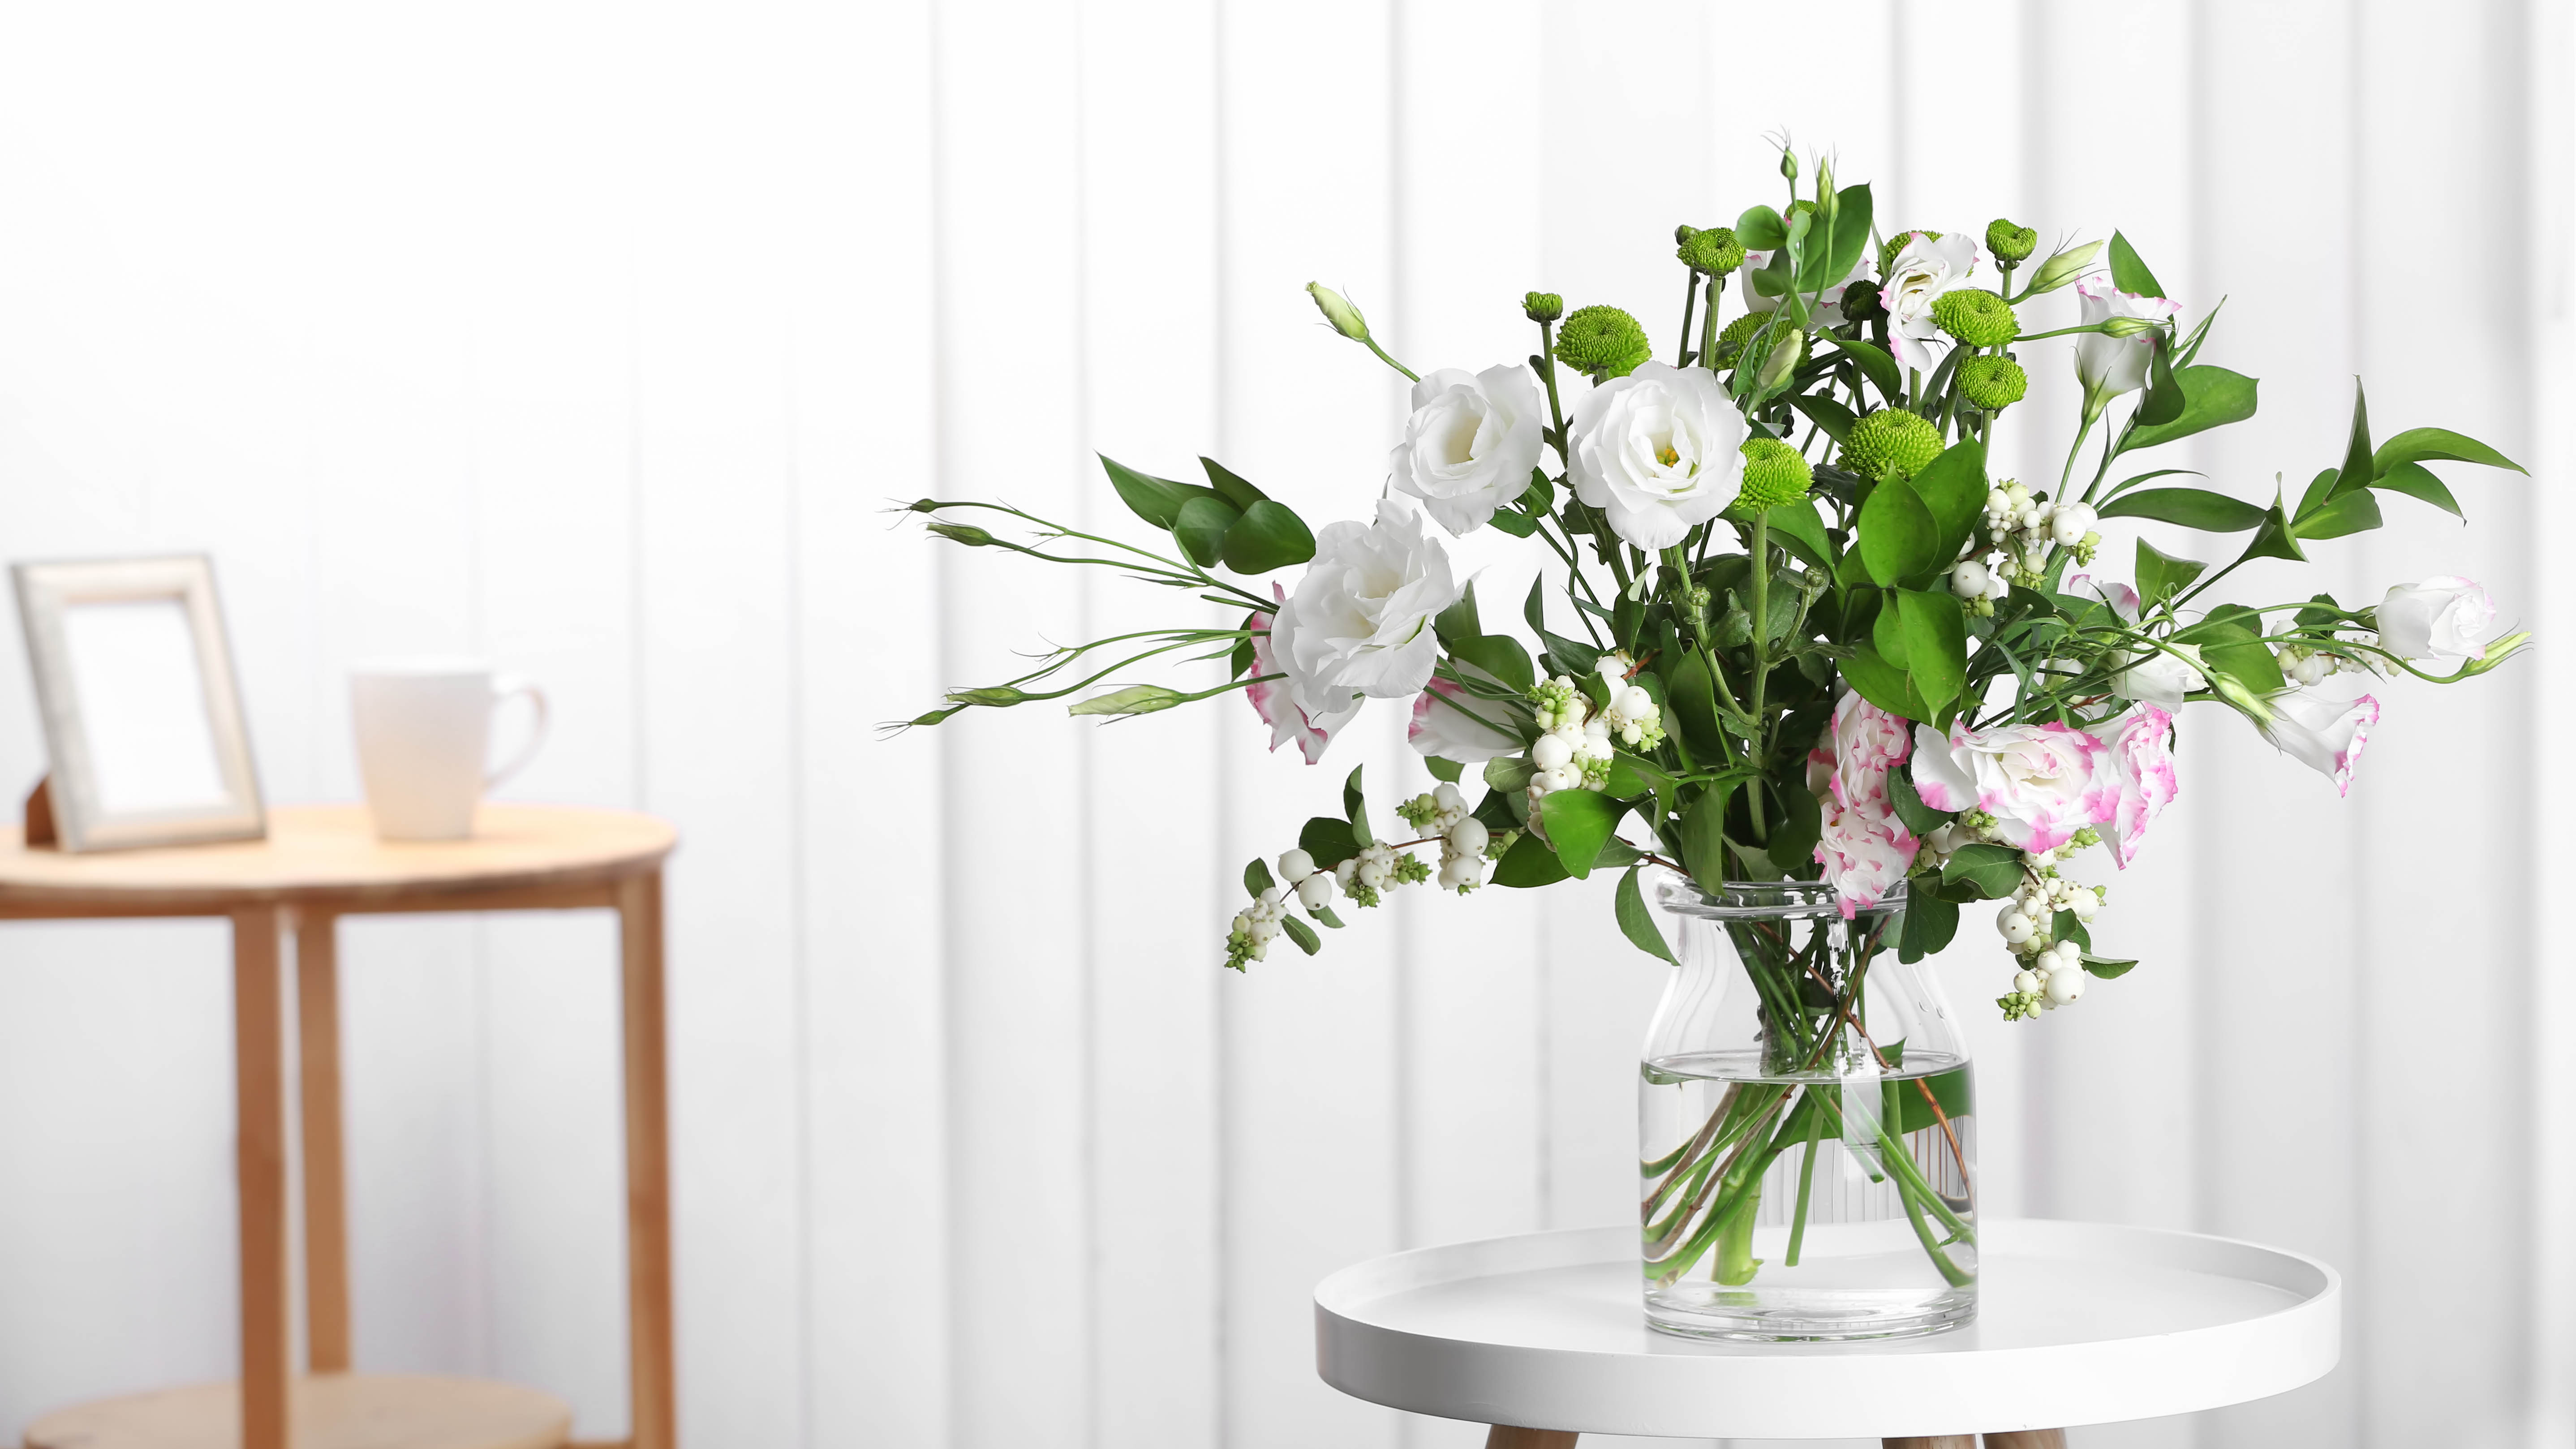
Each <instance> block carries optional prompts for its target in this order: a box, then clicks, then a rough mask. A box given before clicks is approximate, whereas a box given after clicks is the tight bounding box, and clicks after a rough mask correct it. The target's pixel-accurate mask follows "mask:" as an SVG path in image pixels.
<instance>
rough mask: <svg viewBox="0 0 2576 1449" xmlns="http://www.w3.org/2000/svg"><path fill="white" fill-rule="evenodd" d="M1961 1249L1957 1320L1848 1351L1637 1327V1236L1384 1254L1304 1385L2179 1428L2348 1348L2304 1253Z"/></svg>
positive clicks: (1481, 1405)
mask: <svg viewBox="0 0 2576 1449" xmlns="http://www.w3.org/2000/svg"><path fill="white" fill-rule="evenodd" d="M1978 1236H1979V1239H1980V1243H1979V1247H1980V1259H1981V1268H1980V1278H1981V1280H1982V1281H1981V1284H1980V1291H1979V1303H1978V1312H1977V1318H1976V1320H1975V1321H1974V1322H1973V1323H1970V1324H1968V1325H1967V1326H1965V1327H1962V1328H1958V1329H1954V1330H1951V1331H1950V1332H1947V1333H1939V1334H1933V1335H1930V1336H1928V1337H1922V1338H1910V1339H1894V1340H1886V1341H1880V1342H1862V1343H1818V1344H1743V1343H1722V1342H1703V1341H1699V1340H1693V1339H1683V1338H1675V1337H1672V1336H1670V1335H1667V1334H1662V1333H1657V1332H1655V1331H1653V1330H1652V1329H1649V1328H1648V1327H1647V1326H1646V1321H1645V1318H1644V1315H1643V1311H1642V1308H1641V1305H1640V1301H1639V1289H1640V1286H1641V1284H1640V1278H1639V1273H1638V1267H1637V1233H1636V1230H1635V1229H1634V1228H1580V1229H1574V1230H1571V1231H1566V1232H1554V1233H1532V1234H1528V1235H1525V1236H1522V1237H1516V1238H1495V1239H1491V1240H1489V1241H1486V1242H1481V1243H1459V1244H1455V1245H1452V1246H1449V1247H1440V1248H1423V1249H1419V1250H1417V1251H1414V1252H1410V1253H1397V1254H1394V1255H1392V1256H1389V1257H1384V1258H1378V1259H1374V1260H1372V1261H1370V1262H1366V1263H1361V1264H1358V1265H1356V1266H1354V1267H1350V1268H1345V1269H1343V1270H1342V1271H1341V1272H1339V1273H1336V1274H1334V1275H1333V1276H1332V1277H1330V1278H1327V1279H1325V1280H1324V1281H1323V1282H1322V1283H1321V1284H1320V1285H1318V1286H1317V1287H1316V1289H1315V1359H1316V1369H1317V1371H1318V1372H1319V1373H1321V1374H1322V1375H1323V1378H1324V1381H1325V1382H1326V1383H1328V1384H1331V1385H1332V1386H1333V1387H1334V1388H1337V1389H1339V1390H1341V1391H1342V1392H1343V1393H1346V1394H1351V1395H1355V1396H1357V1397H1359V1398H1363V1399H1367V1400H1370V1401H1372V1402H1375V1403H1380V1404H1385V1405H1388V1406H1389V1407H1392V1408H1398V1409H1406V1410H1410V1411H1411V1412H1413V1413H1417V1414H1435V1415H1438V1416H1440V1417H1442V1418H1449V1419H1466V1420H1471V1421H1474V1422H1477V1423H1483V1424H1508V1425H1516V1426H1518V1427H1521V1428H1525V1429H1557V1430H1573V1431H1576V1432H1580V1433H1594V1434H1647V1435H1668V1436H1673V1437H1694V1438H1698V1437H1717V1438H1725V1437H1742V1438H1766V1439H1830V1438H1865V1437H1899V1436H1906V1435H1936V1434H1976V1433H1999V1432H2003V1431H2006V1430H2013V1429H2048V1428H2064V1427H2067V1426H2069V1425H2074V1424H2101V1423H2113V1422H2118V1421H2120V1420H2125V1419H2147V1418H2154V1417H2156V1416H2159V1415H2163V1414H2180V1413H2188V1412H2190V1411H2192V1410H2195V1409H2210V1408H2216V1407H2218V1406H2220V1405H2222V1404H2235V1403H2243V1402H2245V1401H2246V1400H2249V1399H2260V1398H2265V1397H2268V1396H2270V1395H2272V1394H2277V1393H2281V1392H2284V1391H2286V1390H2289V1389H2294V1388H2297V1387H2298V1386H2299V1385H2301V1384H2304V1383H2307V1382H2309V1381H2310V1380H2312V1379H2315V1378H2317V1377H2319V1376H2321V1375H2323V1374H2324V1373H2325V1372H2326V1371H2327V1370H2328V1369H2330V1368H2332V1367H2334V1363H2335V1359H2336V1357H2337V1356H2338V1355H2339V1354H2340V1353H2341V1352H2342V1320H2341V1299H2342V1296H2343V1284H2342V1280H2341V1279H2340V1278H2338V1277H2337V1276H2336V1274H2335V1271H2334V1270H2333V1269H2332V1268H2329V1267H2327V1266H2326V1265H2325V1264H2323V1263H2320V1262H2317V1261H2316V1260H2314V1259H2312V1258H2304V1257H2301V1256H2299V1255H2298V1254H2296V1253H2286V1252H2282V1251H2281V1250H2279V1249H2277V1248H2265V1247H2260V1246H2257V1245H2255V1244H2252V1243H2240V1242H2234V1241H2231V1240H2229V1239H2225V1238H2211V1237H2202V1236H2200V1235H2198V1234H2194V1233H2172V1232H2160V1231H2157V1230H2154V1229H2150V1228H2127V1227H2113V1226H2109V1225H2104V1224H2095V1223H2064V1222H2047V1221H2040V1220H2036V1219H2030V1220H2010V1219H2007V1220H1997V1221H1990V1222H1986V1223H1981V1224H1980V1225H1979V1234H1978Z"/></svg>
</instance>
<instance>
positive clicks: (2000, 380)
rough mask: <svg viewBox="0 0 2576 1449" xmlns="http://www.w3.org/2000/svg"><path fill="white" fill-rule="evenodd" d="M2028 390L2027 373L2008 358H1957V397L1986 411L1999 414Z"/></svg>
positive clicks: (2028, 379) (1988, 356)
mask: <svg viewBox="0 0 2576 1449" xmlns="http://www.w3.org/2000/svg"><path fill="white" fill-rule="evenodd" d="M2029 391H2030V376H2029V374H2027V373H2025V372H2023V371H2022V370H2021V364H2020V363H2018V362H2015V361H2013V360H2012V359H2011V358H2009V357H1996V356H1993V355H1992V354H1983V355H1979V356H1976V357H1962V358H1960V359H1959V396H1961V397H1964V398H1966V399H1967V400H1968V401H1970V402H1972V403H1974V404H1976V405H1977V406H1978V407H1981V408H1983V409H1985V410H1986V411H1987V412H1990V413H1999V412H2002V411H2003V410H2004V409H2006V408H2008V407H2011V406H2012V405H2013V404H2014V403H2017V402H2020V401H2021V400H2022V396H2023V395H2024V394H2025V393H2028V392H2029Z"/></svg>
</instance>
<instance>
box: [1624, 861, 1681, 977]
mask: <svg viewBox="0 0 2576 1449" xmlns="http://www.w3.org/2000/svg"><path fill="white" fill-rule="evenodd" d="M1640 869H1642V867H1639V866H1633V865H1632V866H1630V867H1628V873H1627V874H1626V875H1623V876H1621V877H1619V894H1618V897H1617V899H1616V901H1615V902H1614V903H1613V905H1614V907H1615V909H1616V910H1617V911H1618V914H1619V934H1620V935H1623V936H1625V937H1627V938H1628V944H1629V945H1631V946H1634V947H1636V948H1637V949H1638V950H1640V951H1643V952H1645V953H1646V954H1647V955H1649V956H1653V957H1656V958H1658V959H1660V960H1665V961H1670V960H1672V959H1673V948H1672V947H1671V946H1669V945H1667V944H1665V942H1664V933H1663V932H1662V931H1660V930H1657V929H1656V927H1655V915H1654V912H1652V911H1649V910H1647V909H1646V894H1645V892H1644V891H1642V890H1640V889H1638V887H1637V872H1638V871H1639V870H1640ZM1677 964H1678V963H1677Z"/></svg>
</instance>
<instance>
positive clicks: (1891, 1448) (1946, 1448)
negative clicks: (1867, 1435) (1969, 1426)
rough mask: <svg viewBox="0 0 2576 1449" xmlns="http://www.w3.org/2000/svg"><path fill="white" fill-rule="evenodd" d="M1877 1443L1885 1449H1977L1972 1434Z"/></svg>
mask: <svg viewBox="0 0 2576 1449" xmlns="http://www.w3.org/2000/svg"><path fill="white" fill-rule="evenodd" d="M1878 1442H1879V1443H1880V1444H1882V1445H1885V1446H1886V1449H1977V1436H1976V1435H1974V1434H1924V1435H1918V1436H1913V1437H1908V1438H1904V1439H1881V1440H1879V1441H1878Z"/></svg>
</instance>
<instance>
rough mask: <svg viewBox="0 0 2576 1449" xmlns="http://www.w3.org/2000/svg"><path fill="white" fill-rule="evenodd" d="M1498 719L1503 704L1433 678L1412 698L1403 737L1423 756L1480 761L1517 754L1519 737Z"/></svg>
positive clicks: (1463, 761) (1449, 681)
mask: <svg viewBox="0 0 2576 1449" xmlns="http://www.w3.org/2000/svg"><path fill="white" fill-rule="evenodd" d="M1502 718H1503V707H1502V706H1501V705H1500V704H1498V703H1496V702H1495V701H1493V700H1490V699H1478V698H1477V697H1475V696H1474V695H1472V694H1469V693H1468V692H1467V690H1466V687H1465V686H1464V685H1461V684H1459V683H1458V682H1457V681H1456V680H1453V679H1434V680H1432V681H1431V682H1430V683H1429V684H1427V685H1426V686H1424V688H1423V691H1422V694H1421V697H1419V698H1417V699H1416V700H1414V701H1413V724H1412V726H1411V727H1410V728H1408V729H1407V730H1406V731H1405V735H1404V738H1405V741H1406V743H1408V744H1410V745H1412V746H1413V748H1414V749H1415V751H1417V752H1418V753H1420V754H1422V755H1424V756H1426V757H1429V758H1433V759H1442V760H1455V761H1457V762H1458V763H1459V764H1462V765H1476V764H1482V763H1483V762H1485V761H1487V760H1490V759H1492V758H1494V757H1495V756H1496V755H1516V754H1519V753H1520V749H1521V742H1520V739H1519V737H1518V736H1516V735H1509V734H1505V733H1503V731H1502V730H1501V729H1500V728H1498V727H1497V726H1498V723H1499V721H1501V719H1502ZM1489 721H1491V722H1489Z"/></svg>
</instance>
